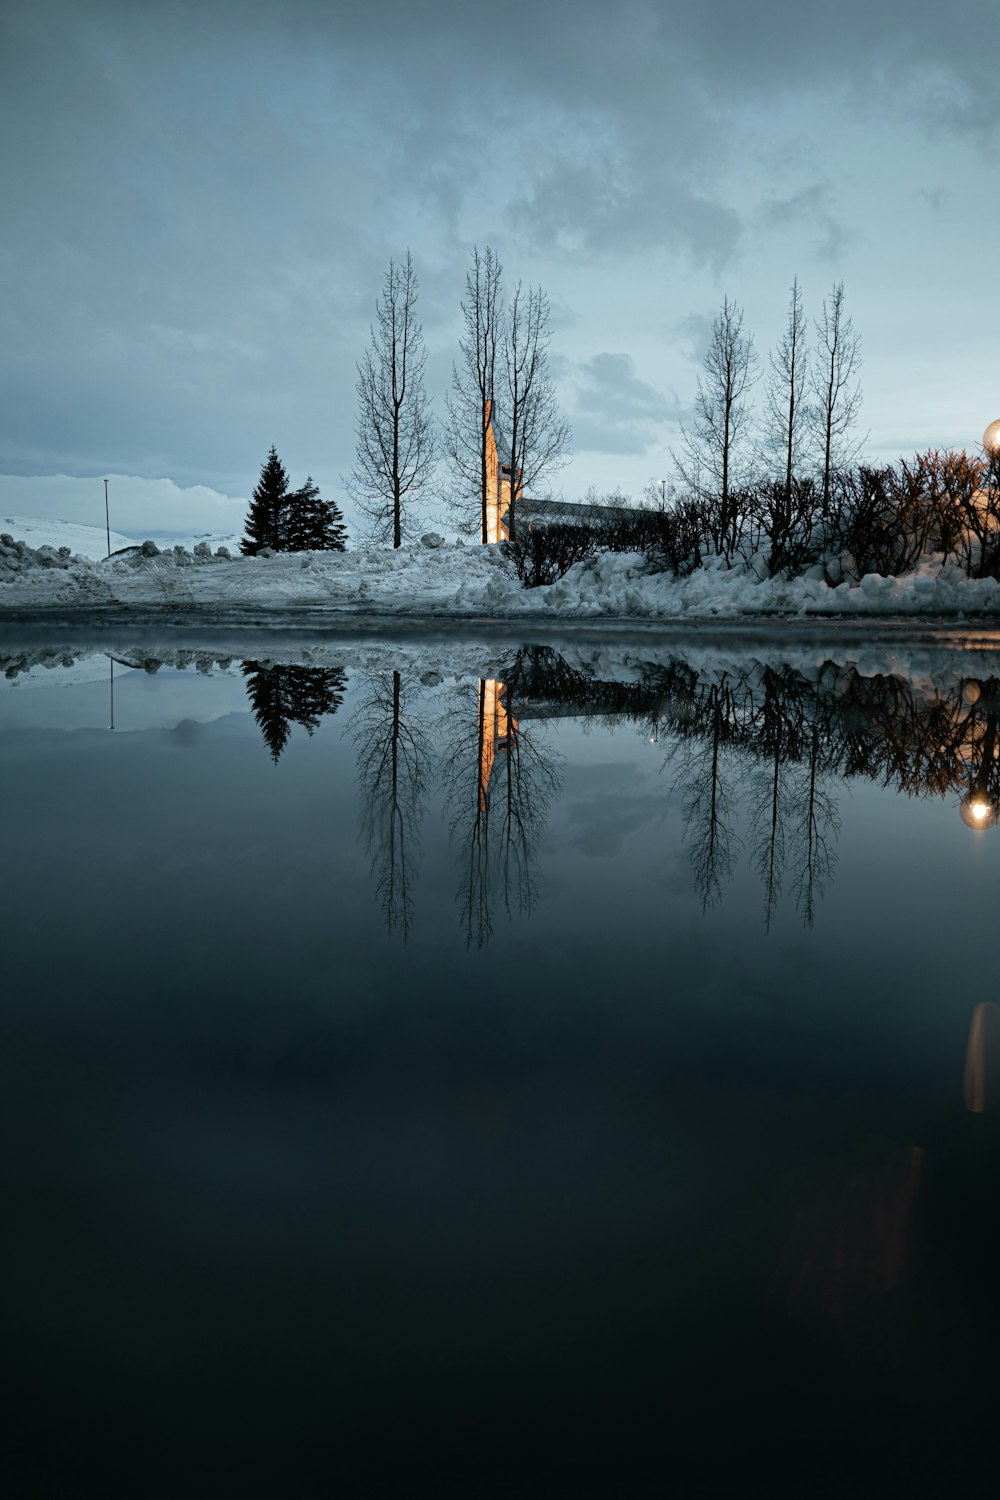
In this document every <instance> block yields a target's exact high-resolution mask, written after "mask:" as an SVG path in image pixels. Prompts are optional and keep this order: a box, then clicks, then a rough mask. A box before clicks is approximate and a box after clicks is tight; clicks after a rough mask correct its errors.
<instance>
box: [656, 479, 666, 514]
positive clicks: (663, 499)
mask: <svg viewBox="0 0 1000 1500" xmlns="http://www.w3.org/2000/svg"><path fill="white" fill-rule="evenodd" d="M656 482H657V484H658V485H659V486H660V506H661V508H663V507H665V506H666V503H667V481H666V480H665V479H658V480H657V481H656Z"/></svg>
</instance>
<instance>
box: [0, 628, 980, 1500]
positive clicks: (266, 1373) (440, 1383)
mask: <svg viewBox="0 0 1000 1500" xmlns="http://www.w3.org/2000/svg"><path fill="white" fill-rule="evenodd" d="M0 666H2V667H5V668H6V672H7V677H6V679H5V680H4V681H3V682H2V683H0V785H2V789H3V794H2V795H3V818H2V827H3V865H2V875H0V913H2V922H3V925H2V931H3V986H2V1000H0V1042H2V1045H0V1067H2V1069H3V1079H2V1086H0V1100H2V1110H3V1114H4V1125H5V1128H4V1130H3V1134H2V1142H3V1144H2V1146H0V1152H2V1173H3V1190H4V1202H5V1206H6V1209H7V1231H6V1234H5V1254H4V1261H5V1273H4V1298H5V1304H6V1307H5V1314H4V1341H3V1346H4V1353H3V1365H2V1367H3V1377H4V1387H5V1392H6V1394H5V1407H6V1411H7V1415H8V1419H9V1421H10V1424H11V1426H10V1432H11V1436H10V1437H9V1439H8V1442H7V1444H6V1448H5V1454H4V1458H3V1465H4V1467H5V1468H6V1470H7V1472H8V1477H9V1482H10V1484H11V1486H12V1488H11V1490H9V1491H8V1492H10V1493H17V1494H25V1495H28V1494H32V1495H33V1494H39V1495H49V1494H52V1495H64V1494H77V1493H80V1494H83V1493H93V1492H98V1493H105V1494H108V1493H118V1492H121V1493H129V1494H135V1495H142V1494H145V1493H149V1492H150V1491H151V1490H152V1489H154V1488H159V1487H161V1486H162V1487H164V1488H166V1489H167V1490H169V1491H170V1492H172V1493H176V1494H181V1493H186V1494H194V1493H197V1494H201V1493H205V1494H214V1495H219V1494H234V1495H236V1494H241V1495H242V1494H250V1493H271V1494H276V1495H277V1494H281V1495H312V1494H316V1495H329V1494H344V1495H347V1496H352V1495H367V1494H392V1495H408V1494H411V1493H425V1492H426V1493H431V1494H436V1495H441V1496H445V1495H456V1496H474V1495H478V1494H493V1493H497V1494H505V1495H520V1494H540V1495H543V1494H544V1495H552V1494H576V1493H583V1492H599V1493H608V1494H616V1493H627V1494H631V1493H636V1494H639V1493H641V1494H647V1493H659V1492H660V1491H661V1490H662V1491H664V1492H669V1491H671V1490H675V1489H680V1491H681V1493H721V1492H722V1491H723V1489H725V1490H729V1489H733V1490H734V1491H738V1490H739V1489H742V1488H743V1487H744V1486H747V1485H750V1484H751V1483H755V1484H756V1485H758V1486H760V1487H764V1488H765V1489H767V1490H769V1491H771V1492H785V1491H786V1490H787V1491H788V1492H795V1493H796V1494H801V1495H815V1494H824V1495H826V1494H831V1495H832V1494H837V1495H841V1494H846V1493H854V1494H869V1493H871V1494H874V1493H879V1494H894V1493H910V1494H923V1493H927V1494H942V1493H945V1492H949V1493H955V1494H960V1495H967V1494H979V1493H987V1491H989V1492H992V1489H993V1487H994V1485H995V1481H996V1479H997V1477H998V1475H997V1461H996V1458H995V1454H994V1451H993V1444H992V1441H991V1432H992V1415H993V1407H994V1377H995V1367H996V1356H995V1353H994V1339H995V1334H996V1326H997V1313H996V1294H995V1280H996V1277H995V1263H996V1256H997V1249H998V1245H1000V1197H998V1186H1000V1176H998V1173H1000V1132H998V1128H997V1121H998V1118H1000V1008H998V1006H1000V997H998V996H996V995H995V993H994V991H995V988H996V985H995V976H994V974H993V968H992V954H993V953H994V951H995V944H996V931H997V918H996V911H997V896H998V890H1000V885H998V882H1000V831H997V830H996V829H995V828H994V827H993V824H994V821H995V819H996V816H997V811H998V809H1000V743H998V728H1000V658H998V656H997V654H996V653H995V652H992V651H981V652H976V651H964V652H963V651H961V650H959V649H958V648H957V647H954V646H953V647H952V648H951V649H948V650H945V649H941V650H938V651H933V650H932V651H929V652H928V651H924V652H922V653H920V652H915V653H913V654H912V655H911V656H910V657H908V658H907V657H906V654H905V652H903V651H901V650H900V649H899V645H898V643H897V646H896V648H895V649H894V652H893V653H892V656H891V659H889V658H887V657H886V656H885V653H882V654H881V655H880V653H879V652H878V651H877V650H873V651H871V652H869V653H868V660H867V661H866V660H865V652H864V651H863V650H862V649H861V648H860V647H859V645H858V643H857V642H856V641H855V642H854V643H853V646H852V652H851V655H850V657H847V656H845V655H844V654H843V653H840V654H838V653H837V652H836V650H829V649H820V648H819V647H817V646H809V645H807V644H803V645H802V646H801V647H800V648H795V647H794V643H790V644H789V645H788V647H787V648H786V647H783V648H781V649H778V648H776V647H774V646H766V647H764V646H762V647H758V648H755V647H753V646H752V645H748V644H746V643H744V644H742V645H739V646H736V645H732V646H730V647H728V648H726V649H723V648H722V647H718V648H713V647H710V646H709V645H707V644H704V643H699V644H698V645H697V649H695V647H694V646H691V647H685V646H684V645H683V644H682V643H677V642H675V643H674V644H673V645H661V646H659V647H656V646H654V645H652V644H650V643H649V642H646V643H639V644H635V643H633V644H631V645H629V646H628V647H625V646H621V645H619V646H617V647H615V646H613V645H608V644H607V643H604V644H602V645H598V644H595V643H594V642H593V641H589V642H586V643H583V644H581V643H580V642H577V643H573V642H570V643H566V642H563V643H561V644H560V643H557V644H556V645H548V644H542V645H538V644H531V643H527V644H524V645H519V644H516V643H515V644H511V645H509V646H503V647H500V648H492V647H491V646H490V645H489V643H488V642H487V643H484V642H482V641H468V642H463V641H461V640H459V639H457V638H455V639H451V640H448V641H443V642H434V641H427V642H423V643H420V642H414V641H412V640H411V641H402V642H399V643H394V642H392V641H385V640H378V639H369V640H366V641H347V640H344V641H339V642H338V641H337V640H336V639H328V640H326V641H324V642H323V643H322V644H321V645H320V646H312V647H310V648H309V649H297V648H294V647H292V646H290V645H289V644H288V643H287V642H284V641H282V640H281V639H279V638H277V637H276V638H275V639H273V640H268V639H266V638H254V640H253V642H252V645H248V646H247V647H246V648H244V649H243V650H240V649H238V643H237V648H236V649H234V647H233V643H232V641H231V640H230V641H228V642H227V643H226V645H225V646H224V647H223V646H221V645H216V646H213V645H212V643H211V642H200V643H199V644H198V645H197V646H187V647H185V646H183V645H178V644H177V642H176V640H175V641H174V642H173V643H172V644H170V645H168V646H162V645H161V646H159V647H154V646H151V645H150V644H149V643H148V642H146V643H143V644H141V645H140V644H137V643H135V642H130V641H129V640H128V638H127V637H125V636H123V637H121V638H116V639H115V640H114V641H113V642H111V641H107V642H104V643H102V644H101V646H100V648H98V647H95V645H94V643H93V642H88V643H86V644H82V643H80V642H74V641H73V640H71V639H67V640H66V641H65V642H63V641H60V642H59V643H58V647H57V648H56V647H53V646H52V644H51V643H48V644H46V645H45V646H44V648H42V647H38V646H37V645H29V646H23V647H17V648H15V647H13V646H11V645H10V643H9V642H8V643H5V644H4V646H3V648H2V649H0ZM112 724H113V726H114V727H113V730H112V729H111V728H110V727H109V726H110V725H112Z"/></svg>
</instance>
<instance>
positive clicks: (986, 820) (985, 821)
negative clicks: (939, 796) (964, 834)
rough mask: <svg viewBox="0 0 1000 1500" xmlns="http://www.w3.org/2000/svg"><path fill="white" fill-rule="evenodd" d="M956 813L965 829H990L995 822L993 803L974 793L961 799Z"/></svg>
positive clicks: (995, 814) (995, 813)
mask: <svg viewBox="0 0 1000 1500" xmlns="http://www.w3.org/2000/svg"><path fill="white" fill-rule="evenodd" d="M958 811H959V815H960V817H961V819H962V822H963V823H964V824H965V826H966V828H992V827H993V825H994V823H995V822H996V820H997V810H996V808H995V807H994V806H993V803H992V802H987V800H986V798H985V797H983V796H978V795H976V794H975V793H973V794H971V795H970V796H968V797H963V798H962V801H961V803H960V805H959V809H958Z"/></svg>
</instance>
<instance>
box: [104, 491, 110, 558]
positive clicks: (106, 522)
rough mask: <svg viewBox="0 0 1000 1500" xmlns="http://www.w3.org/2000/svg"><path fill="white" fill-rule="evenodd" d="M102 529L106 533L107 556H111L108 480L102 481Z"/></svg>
mask: <svg viewBox="0 0 1000 1500" xmlns="http://www.w3.org/2000/svg"><path fill="white" fill-rule="evenodd" d="M104 529H105V531H106V532H107V534H108V556H109V557H110V556H111V518H110V516H109V515H108V481H107V480H105V481H104Z"/></svg>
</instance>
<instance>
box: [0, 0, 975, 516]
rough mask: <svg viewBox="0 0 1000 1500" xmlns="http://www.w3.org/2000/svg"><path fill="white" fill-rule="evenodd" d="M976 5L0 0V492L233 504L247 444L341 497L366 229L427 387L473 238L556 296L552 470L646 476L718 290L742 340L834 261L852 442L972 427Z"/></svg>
mask: <svg viewBox="0 0 1000 1500" xmlns="http://www.w3.org/2000/svg"><path fill="white" fill-rule="evenodd" d="M995 33H996V9H995V0H953V3H951V4H949V5H948V6H941V5H940V4H938V3H933V4H932V3H930V0H909V3H907V4H906V5H903V4H902V3H900V0H879V3H878V4H877V5H873V4H871V3H870V0H864V3H862V0H843V3H842V4H841V5H840V6H839V7H838V8H837V10H836V13H835V14H834V13H833V12H832V11H831V10H830V8H829V7H828V6H825V5H824V6H820V5H816V4H808V3H805V0H758V3H757V4H755V5H753V6H748V5H747V4H746V3H745V0H672V3H671V0H667V3H663V0H661V3H652V0H624V3H622V4H618V5H614V6H609V5H608V4H607V3H606V0H578V3H576V4H575V5H574V6H572V7H570V6H567V5H565V4H553V3H550V0H531V3H526V0H509V3H508V4H506V5H505V6H504V7H502V8H499V9H498V8H497V7H486V6H477V5H475V4H471V3H469V0H465V3H458V0H434V3H425V0H327V3H321V0H283V3H281V4H276V3H274V4H265V3H259V0H197V3H194V0H173V3H172V4H171V5H170V6H169V7H167V6H164V5H161V4H150V3H147V0H127V3H123V0H29V3H25V0H5V3H4V6H3V8H2V11H0V140H2V141H3V143H4V144H3V150H2V153H0V191H2V201H3V204H4V220H5V225H4V232H3V235H2V239H0V262H2V266H3V281H4V287H5V291H6V295H5V297H4V298H3V302H2V305H0V350H2V355H0V380H2V386H0V512H2V513H3V514H17V515H52V516H54V515H59V516H62V517H64V518H65V519H68V520H74V521H87V520H93V521H94V523H95V524H103V520H104V514H103V512H104V488H103V484H102V482H101V481H102V479H103V478H104V477H109V476H110V481H111V482H110V484H109V492H110V496H111V503H112V507H113V508H112V515H111V523H112V525H113V526H114V527H116V528H117V529H118V530H121V531H124V532H128V533H131V534H137V533H142V534H148V533H150V532H162V531H167V530H171V529H176V530H178V531H185V532H191V531H196V530H204V531H215V532H219V531H228V530H233V529H235V528H238V526H239V524H240V521H241V520H242V516H243V513H244V510H245V502H246V497H247V496H248V495H249V493H250V490H251V489H252V487H253V485H254V483H255V482H256V479H257V476H258V474H259V471H260V467H261V464H262V463H263V461H264V459H265V456H266V454H267V450H268V448H269V447H270V445H271V444H272V443H273V444H274V445H275V446H276V447H277V449H278V452H279V454H280V456H281V458H282V460H283V462H284V463H285V465H286V467H287V468H288V470H289V472H290V474H291V477H292V480H293V482H295V483H299V482H301V481H302V480H303V479H304V478H305V476H306V474H307V472H308V473H311V474H312V475H313V477H314V478H315V479H316V480H317V482H318V483H319V484H320V486H321V489H322V492H323V493H324V495H325V496H327V497H328V498H332V499H335V500H336V501H337V503H338V504H339V505H340V506H341V508H342V509H343V510H344V512H345V514H346V516H347V519H348V521H349V522H351V521H353V519H354V517H353V512H352V507H351V504H350V500H349V498H348V496H347V494H346V492H345V487H344V477H345V476H346V475H348V473H349V471H350V469H351V466H352V463H353V458H354V440H355V439H354V424H355V407H356V400H355V391H354V385H355V379H356V369H355V367H356V363H357V360H358V359H359V357H360V356H361V354H362V352H363V350H364V347H365V343H366V340H367V338H368V330H369V326H370V323H371V321H372V318H373V315H374V310H375V301H376V298H377V296H378V293H379V290H380V286H381V283H382V278H383V275H384V272H385V268H386V266H387V264H388V261H389V259H390V257H395V258H397V259H399V258H400V257H402V256H404V255H405V253H406V251H407V249H409V250H410V251H411V253H412V256H413V260H414V264H415V267H416V271H417V274H418V277H419V280H420V302H419V312H420V315H421V318H422V322H423V327H424V334H425V338H426V343H427V349H428V366H427V386H428V392H429V394H430V395H431V396H432V398H433V406H434V410H435V411H436V412H437V413H438V414H443V398H444V394H445V391H446V390H447V387H448V382H449V376H450V370H451V365H452V361H453V360H454V359H455V357H456V355H457V348H458V340H459V338H460V336H461V312H460V301H461V297H462V294H463V284H464V278H465V274H466V270H467V267H468V263H469V257H470V254H471V251H472V248H473V246H474V245H476V244H478V245H479V246H480V247H483V246H485V245H486V244H490V245H492V246H493V247H494V248H495V249H496V251H497V253H498V255H499V257H500V259H501V262H502V263H503V266H504V279H505V282H506V284H507V286H508V287H511V286H512V285H513V284H514V283H515V282H517V281H518V280H520V281H523V282H524V283H525V284H531V285H541V286H543V287H544V288H545V290H546V292H547V293H548V296H549V298H550V301H551V304H552V309H553V339H552V345H551V364H552V370H553V374H554V377H555V380H556V385H557V391H558V395H559V399H560V402H561V404H562V408H563V410H564V412H565V414H566V416H567V417H568V419H569V422H570V425H571V427H572V431H573V443H572V459H571V462H570V463H569V464H568V465H567V466H566V467H565V468H564V469H563V470H562V471H561V472H560V473H559V474H558V475H557V476H556V477H555V479H554V487H555V492H556V493H557V494H560V495H561V496H562V497H563V498H565V499H570V500H572V499H577V498H580V497H581V496H582V495H583V494H584V492H585V491H586V490H587V488H588V486H589V485H591V484H594V485H596V486H597V488H598V490H599V491H606V490H610V489H613V488H621V489H624V490H626V491H628V492H630V493H632V494H638V493H639V492H640V491H641V490H642V488H643V486H644V485H645V484H646V483H647V482H648V481H649V480H650V479H659V478H662V477H669V476H670V475H671V472H672V464H671V458H670V454H671V449H672V448H676V447H677V444H678V441H679V437H680V423H681V422H683V421H684V420H685V419H686V418H687V417H689V416H690V412H691V406H692V403H693V400H694V396H695V390H696V380H697V376H698V372H699V367H700V362H701V359H702V357H703V355H704V352H705V348H706V345H707V339H708V333H709V329H710V327H711V323H712V319H713V317H714V316H715V314H716V312H717V311H718V308H719V306H720V304H721V302H722V299H723V297H724V296H728V297H730V298H732V299H733V300H735V301H736V302H737V303H738V304H739V305H740V306H741V307H742V308H743V309H744V312H745V318H746V326H747V327H748V329H750V330H751V331H752V332H753V334H754V337H755V340H756V345H757V349H758V352H759V353H760V355H761V359H762V363H763V364H765V365H766V359H767V352H768V350H769V349H770V348H772V347H773V346H774V344H775V343H776V341H777V339H778V338H779V337H780V334H781V332H782V327H783V323H784V319H785V316H786V313H787V304H788V296H789V288H790V286H791V283H792V279H793V277H795V276H797V277H798V278H799V282H800V284H801V287H802V291H803V296H804V300H805V306H806V311H807V313H808V315H809V316H810V317H811V318H815V317H817V316H818V315H819V313H820V311H821V308H822V302H823V298H824V296H826V295H828V293H829V291H830V288H831V287H832V285H833V283H834V282H836V281H839V280H843V282H844V284H845V287H846V293H847V310H848V311H849V312H850V314H851V315H852V317H853V321H854V326H855V329H856V331H857V332H858V334H859V335H860V337H861V342H862V351H863V358H864V365H863V370H862V387H863V393H864V406H863V409H862V418H861V432H860V435H861V436H865V435H866V434H867V444H866V451H867V452H868V453H869V454H870V455H871V456H872V457H882V458H886V459H891V458H895V457H898V456H899V455H900V454H901V453H902V454H905V453H912V452H913V451H915V450H916V449H918V448H927V447H930V446H934V447H940V446H958V447H970V448H972V447H975V446H977V445H978V442H979V440H980V438H981V434H982V431H983V429H984V427H985V426H986V424H987V422H989V421H990V420H992V419H994V418H996V417H998V416H1000V376H998V374H997V368H996V358H995V353H994V351H995V348H996V333H995V331H994V329H993V327H992V326H991V324H990V314H991V312H992V310H993V308H994V305H995V301H996V279H997V272H996V265H997V251H996V246H997V244H998V241H1000V192H998V191H997V188H998V173H997V146H998V142H1000V71H998V69H997V67H996V63H995ZM757 395H758V402H759V403H760V400H761V398H762V390H761V388H760V387H759V386H758V388H757ZM0 519H2V516H0ZM427 519H428V521H429V522H430V523H434V522H435V520H436V519H437V517H436V514H435V512H434V509H433V507H432V508H431V510H430V511H429V512H428V517H427Z"/></svg>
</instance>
